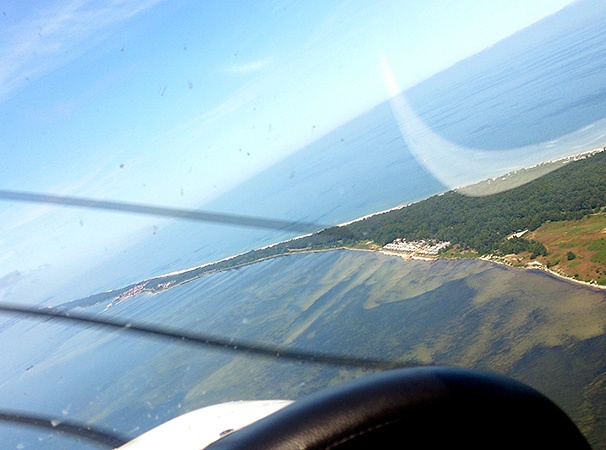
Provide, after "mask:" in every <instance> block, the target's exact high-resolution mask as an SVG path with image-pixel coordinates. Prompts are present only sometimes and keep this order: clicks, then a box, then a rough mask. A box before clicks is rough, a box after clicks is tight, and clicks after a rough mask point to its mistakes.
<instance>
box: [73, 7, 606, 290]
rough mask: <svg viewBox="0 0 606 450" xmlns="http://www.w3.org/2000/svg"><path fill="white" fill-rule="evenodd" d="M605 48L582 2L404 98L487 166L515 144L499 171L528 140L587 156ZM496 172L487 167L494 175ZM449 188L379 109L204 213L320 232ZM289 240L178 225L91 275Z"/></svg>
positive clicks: (103, 285)
mask: <svg viewBox="0 0 606 450" xmlns="http://www.w3.org/2000/svg"><path fill="white" fill-rule="evenodd" d="M588 11H589V12H588ZM605 41H606V4H604V3H603V2H600V1H594V0H590V1H586V2H579V4H575V5H572V6H571V7H569V8H567V9H565V10H564V11H562V12H561V13H559V14H556V15H554V16H551V17H547V18H546V19H544V20H542V21H541V22H539V23H537V24H535V25H534V26H531V27H529V28H528V29H526V30H523V31H521V32H519V33H516V34H515V35H513V36H511V37H510V38H508V39H505V40H504V41H501V42H500V43H498V44H496V45H495V46H494V47H492V48H489V49H486V50H485V51H483V52H481V53H479V54H477V55H475V56H472V57H470V58H468V59H466V60H464V61H461V62H459V63H457V64H456V65H454V66H453V67H451V68H449V69H447V70H445V71H443V72H441V73H438V74H436V75H434V76H433V77H431V78H429V79H427V80H425V81H423V82H421V83H419V84H418V85H417V86H414V87H412V88H410V89H408V90H407V91H406V92H405V93H404V95H405V97H406V99H407V100H408V102H409V103H410V105H411V107H412V108H413V109H414V112H415V113H416V114H417V116H418V117H419V119H420V120H421V121H423V123H424V124H425V125H426V126H427V127H428V129H430V130H431V132H432V133H435V134H436V135H437V136H439V137H440V138H441V139H443V140H444V141H445V142H448V143H452V144H453V145H456V146H459V147H464V148H472V149H480V150H482V151H487V152H488V153H486V154H485V155H484V156H483V158H485V160H486V164H490V154H491V153H495V154H496V153H499V152H503V151H510V150H512V149H518V148H521V149H522V150H520V152H519V153H516V154H515V157H514V158H512V160H514V161H507V162H506V164H505V163H503V167H502V171H503V172H506V171H507V169H508V168H511V167H518V166H516V163H517V161H524V160H532V159H533V158H532V155H528V154H524V151H526V152H531V151H534V150H533V148H532V147H529V146H532V145H535V144H541V145H542V148H543V149H546V150H545V152H546V153H545V155H546V157H547V156H549V157H550V158H553V157H558V156H562V155H567V154H571V153H578V152H581V151H588V150H591V149H594V148H597V147H601V146H604V145H606V102H605V100H606V77H604V76H603V75H604V69H605V68H606V47H604V45H603V43H604V42H605ZM426 151H428V152H431V149H427V150H426ZM505 166H506V167H505ZM463 167H465V166H464V161H463ZM498 172H499V167H494V168H493V170H492V173H497V174H498ZM447 189H448V188H447V187H446V186H445V185H444V184H442V183H441V182H440V181H438V180H437V179H436V178H434V176H433V175H432V174H431V173H430V172H429V171H428V170H427V168H426V167H425V166H424V163H423V161H422V155H421V157H419V155H418V154H417V156H416V157H415V156H414V155H413V153H412V152H411V149H410V148H409V147H408V146H407V143H406V140H405V139H404V138H403V137H402V134H401V132H400V128H399V126H398V123H397V121H396V118H395V117H394V113H393V111H392V108H391V106H390V104H389V102H385V103H382V104H380V105H378V106H376V107H375V108H373V109H371V110H369V111H367V112H366V113H364V114H362V115H361V116H359V117H357V118H355V119H353V120H352V121H350V122H348V123H346V124H345V125H343V126H341V127H339V128H338V129H336V130H334V131H333V132H331V133H329V134H328V135H326V136H324V137H322V138H321V139H319V140H318V141H316V142H314V143H313V144H311V145H309V146H307V147H305V148H302V149H300V150H298V151H297V152H295V153H294V154H292V155H291V156H289V157H287V158H286V159H284V160H282V161H280V162H279V163H277V164H275V165H274V166H273V167H270V168H269V169H267V170H266V171H264V172H262V173H260V174H258V175H257V176H255V177H253V178H251V179H249V180H248V181H246V182H244V183H242V184H241V185H240V186H237V187H236V188H234V189H233V190H232V191H230V192H228V193H226V194H224V195H223V196H221V197H220V198H218V199H216V200H214V201H212V202H210V203H208V204H206V205H200V207H201V208H203V209H206V210H210V211H217V212H224V213H231V214H243V215H251V216H257V217H266V218H275V219H284V220H292V221H305V222H315V223H317V224H318V227H319V228H320V227H322V226H324V225H335V224H338V223H342V222H345V221H349V220H352V219H355V218H357V217H361V216H364V215H367V214H370V213H373V212H377V211H381V210H385V209H388V208H392V207H394V206H397V205H402V204H407V203H410V202H414V201H417V200H420V199H423V198H426V197H428V196H431V195H434V194H437V193H440V192H443V191H445V190H447ZM295 235H296V233H293V232H284V231H271V230H270V231H268V230H256V229H246V228H239V227H233V226H223V225H221V226H218V225H212V224H201V223H190V222H185V221H183V222H173V223H170V224H167V225H165V226H163V227H161V228H160V229H159V230H158V232H157V233H156V235H154V236H151V237H150V238H148V239H146V240H144V241H142V242H141V243H139V244H137V245H136V246H134V247H132V248H130V249H128V250H127V251H125V252H124V253H122V254H121V255H120V257H119V258H116V259H115V260H112V261H110V262H109V263H107V264H105V265H104V266H102V267H98V268H96V269H95V272H94V275H95V279H97V280H99V284H98V285H97V286H95V289H96V290H97V291H99V290H103V289H111V288H116V287H119V286H122V285H124V284H129V283H133V282H136V281H139V280H141V279H144V278H147V277H150V276H155V275H160V274H162V273H167V272H170V271H174V270H181V269H186V268H189V267H192V266H196V265H199V264H203V263H206V262H210V261H214V260H217V259H221V258H224V257H227V256H230V255H233V254H237V253H241V252H244V251H248V250H251V249H254V248H258V247H260V246H263V245H268V244H270V243H273V242H277V241H280V240H283V239H287V238H291V237H293V236H295ZM116 268H119V269H120V270H116ZM123 268H128V269H127V270H124V269H123ZM80 293H82V292H80ZM88 293H92V292H88ZM62 300H66V301H67V300H69V298H64V299H62Z"/></svg>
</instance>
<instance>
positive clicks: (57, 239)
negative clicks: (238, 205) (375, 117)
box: [0, 0, 570, 300]
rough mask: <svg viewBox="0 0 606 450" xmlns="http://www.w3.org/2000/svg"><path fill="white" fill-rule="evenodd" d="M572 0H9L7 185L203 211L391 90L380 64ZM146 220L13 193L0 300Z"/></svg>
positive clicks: (3, 176)
mask: <svg viewBox="0 0 606 450" xmlns="http://www.w3.org/2000/svg"><path fill="white" fill-rule="evenodd" d="M568 3H570V0H542V1H539V0H535V1H532V2H528V1H526V0H507V1H494V2H487V1H479V0H476V1H471V0H461V1H457V2H454V1H438V0H433V1H393V2H389V1H385V2H377V4H371V2H368V1H362V0H360V1H356V0H352V1H314V2H299V1H287V0H274V1H255V2H249V1H203V2H200V1H185V0H177V1H170V2H168V1H160V0H132V1H119V0H114V1H84V0H57V1H30V2H27V3H26V4H24V3H23V2H21V1H3V2H0V5H1V8H0V9H1V10H0V24H1V25H0V105H1V106H0V117H1V120H0V152H1V153H2V159H1V163H0V180H2V181H1V183H0V188H1V189H14V190H23V191H33V192H44V193H51V194H57V195H73V196H84V197H94V198H103V199H109V200H118V201H131V202H138V203H149V204H156V205H166V206H173V207H184V208H194V207H203V205H204V204H205V203H206V202H208V201H210V200H212V199H213V198H216V197H217V196H218V195H220V194H221V193H223V192H225V191H227V190H229V189H230V188H232V187H233V186H235V185H237V184H238V183H240V182H241V181H243V180H245V179H247V178H249V177H250V176H252V175H254V174H256V173H259V172H260V171H262V170H263V169H264V168H266V167H269V166H271V165H272V164H273V163H275V162H276V161H278V160H280V159H282V158H284V157H285V156H287V155H288V154H290V153H292V152H294V151H296V150H297V149H299V148H301V147H302V146H304V145H305V144H307V143H310V142H313V141H314V140H316V139H318V138H319V137H321V136H323V135H324V134H326V133H328V132H330V131H331V130H332V129H334V128H335V127H336V126H338V125H340V124H342V123H344V122H346V121H347V120H349V119H351V118H353V117H355V116H356V115H358V114H360V113H361V112H363V111H365V110H367V109H369V108H371V107H372V106H374V105H376V104H378V103H380V102H382V101H384V100H385V99H386V98H387V97H388V95H389V92H388V89H386V87H385V84H384V81H383V77H382V73H381V61H386V62H388V64H389V67H390V69H391V73H392V75H393V76H394V77H395V79H396V81H397V84H398V86H399V87H400V88H402V89H405V88H406V87H409V86H411V85H413V84H415V83H417V82H419V81H421V80H423V79H425V78H427V77H428V76H430V75H432V74H433V73H436V72H438V71H440V70H442V69H444V68H446V67H449V66H451V65H452V64H454V63H456V62H457V61H459V60H461V59H463V58H465V57H468V56H470V55H472V54H475V53H477V52H478V51H481V50H482V49H484V48H486V47H488V46H490V45H493V44H494V43H496V42H497V41H499V40H501V39H502V38H504V37H506V36H508V35H510V34H512V33H514V32H515V31H517V30H519V29H521V28H523V27H525V26H528V25H530V24H531V23H534V22H535V21H537V20H539V19H540V18H542V17H544V16H546V15H549V14H553V13H554V12H556V11H558V10H559V9H561V8H562V7H563V6H565V5H566V4H568ZM25 5H26V6H25ZM152 232H154V230H153V228H152V225H151V223H150V221H149V219H147V218H130V219H129V220H128V221H125V220H123V218H122V217H117V216H116V215H113V214H104V213H98V212H93V211H79V210H66V209H58V208H54V207H51V206H48V205H26V204H15V203H8V202H2V203H0V295H3V294H2V293H3V292H4V293H6V290H7V289H9V288H10V286H12V285H13V282H14V280H18V279H25V278H27V276H30V275H32V274H35V275H36V276H38V277H40V279H42V280H43V281H44V282H45V283H47V285H48V290H50V289H51V288H53V287H56V286H55V285H59V284H61V280H64V279H65V274H66V273H68V272H71V273H73V272H76V271H78V270H80V269H81V268H83V267H87V266H89V265H90V264H91V261H94V260H98V259H99V258H101V257H106V256H108V255H110V254H115V253H116V252H117V251H120V250H121V249H123V248H124V247H125V246H128V245H129V244H130V243H132V242H135V241H137V240H138V239H141V238H142V237H145V236H148V235H149V234H150V233H152ZM103 255H105V256H103ZM17 272H18V274H17V275H14V274H15V273H17ZM6 274H13V276H12V277H9V278H3V277H5V275H6ZM32 276H33V275H32ZM2 280H4V281H2ZM3 289H4V291H3ZM23 292H26V291H23ZM11 298H13V297H11ZM25 300H28V299H27V298H25Z"/></svg>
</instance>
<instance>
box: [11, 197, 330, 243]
mask: <svg viewBox="0 0 606 450" xmlns="http://www.w3.org/2000/svg"><path fill="white" fill-rule="evenodd" d="M0 200H12V201H17V202H27V203H46V204H52V205H58V206H66V207H74V208H87V209H99V210H105V211H116V212H124V213H130V214H142V215H149V216H159V217H172V218H177V219H185V220H194V221H201V222H214V223H222V224H226V225H236V226H241V227H249V228H265V229H273V230H285V231H296V232H305V233H311V232H314V231H317V230H320V229H323V228H326V225H322V224H318V223H313V222H292V221H288V220H279V219H266V218H262V217H254V216H242V215H238V214H224V213H215V212H209V211H200V210H195V209H179V208H167V207H162V206H153V205H145V204H141V203H126V202H116V201H111V200H99V199H93V198H85V197H71V196H63V195H53V194H39V193H35V192H23V191H11V190H0Z"/></svg>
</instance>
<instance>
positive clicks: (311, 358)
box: [0, 303, 417, 370]
mask: <svg viewBox="0 0 606 450" xmlns="http://www.w3.org/2000/svg"><path fill="white" fill-rule="evenodd" d="M0 311H4V312H8V313H14V314H20V315H25V316H34V317H36V316H37V317H47V318H53V319H55V320H61V321H67V322H72V323H78V322H79V323H85V324H92V325H97V326H100V327H105V328H112V329H115V330H122V331H124V332H127V333H137V334H142V335H147V336H155V337H160V338H164V339H170V340H175V341H179V342H184V343H190V344H194V345H200V346H206V347H215V348H218V349H221V350H227V351H235V352H241V353H248V354H251V355H256V356H263V357H267V358H272V359H284V360H293V361H303V362H307V363H315V364H324V365H336V366H344V367H358V368H365V369H381V370H386V369H394V368H399V367H412V366H416V365H417V364H414V363H408V362H402V361H390V360H382V359H375V358H360V357H355V356H341V355H334V354H328V353H320V352H310V351H305V350H296V349H292V348H286V347H280V346H276V345H266V344H259V343H254V342H248V341H239V340H237V339H231V338H229V339H228V338H222V337H217V336H210V335H205V334H200V333H190V332H187V331H184V330H177V329H171V328H166V327H161V326H157V325H148V324H142V323H136V322H134V321H131V320H126V319H118V318H109V317H103V318H100V317H94V316H91V315H87V314H78V313H75V312H73V311H61V310H56V309H52V308H36V307H31V306H23V305H16V304H10V303H0Z"/></svg>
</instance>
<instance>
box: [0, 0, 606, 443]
mask: <svg viewBox="0 0 606 450" xmlns="http://www.w3.org/2000/svg"><path fill="white" fill-rule="evenodd" d="M0 21H2V26H1V27H0V62H1V64H0V67H1V68H0V102H1V105H2V112H1V114H2V120H1V121H0V148H1V152H2V161H1V164H0V180H2V181H1V182H0V302H1V303H0V306H2V305H3V307H4V312H2V315H1V316H0V342H1V344H0V352H1V355H2V356H1V358H2V361H3V363H2V369H0V386H2V389H0V413H2V414H4V412H18V413H20V414H25V413H27V414H31V415H32V416H40V417H45V418H49V420H51V421H52V422H53V423H54V424H56V425H57V426H59V425H60V424H66V423H72V422H73V423H79V424H87V425H90V426H91V427H94V428H96V429H99V430H107V431H111V432H115V433H117V434H118V435H120V436H123V437H124V438H125V439H132V438H134V437H136V436H138V435H140V434H141V433H143V432H145V431H147V430H150V429H152V428H153V427H155V426H157V425H159V424H161V423H164V422H166V421H167V420H169V419H171V418H174V417H176V416H179V415H181V414H184V413H186V412H189V411H192V410H195V409H198V408H201V407H204V406H208V405H213V404H218V403H222V402H226V401H234V400H253V399H290V400H296V399H298V398H301V397H302V396H305V395H307V394H310V393H313V392H316V391H318V390H319V389H321V388H323V387H326V386H331V385H335V384H337V383H340V382H343V381H346V380H349V379H352V378H356V377H359V376H361V375H364V374H367V373H371V372H375V371H379V370H385V369H389V368H392V367H407V366H415V365H424V364H435V365H450V366H459V367H468V368H474V369H485V370H491V371H495V372H498V373H502V374H505V375H508V376H510V377H512V378H515V379H517V380H520V381H522V382H524V383H527V384H529V385H530V386H532V387H534V388H536V389H538V390H539V391H541V392H543V393H545V394H546V395H547V396H548V397H550V398H551V399H552V400H554V401H555V402H556V403H557V404H558V405H559V406H560V407H561V408H563V409H564V411H565V412H566V413H567V414H568V415H569V416H570V417H571V418H572V419H573V420H574V421H575V423H576V424H577V426H578V427H579V428H580V430H581V431H582V432H583V433H584V434H585V436H586V437H587V438H588V439H589V441H590V442H591V444H592V446H593V447H594V448H596V449H599V448H606V437H605V436H604V433H603V426H602V424H603V421H604V419H605V418H606V410H605V409H604V405H606V401H605V400H606V391H605V390H604V383H605V380H606V378H605V377H606V369H605V367H604V364H603V355H604V354H605V353H604V352H605V351H606V334H605V330H606V303H605V301H606V298H605V291H604V290H603V289H602V288H603V286H604V285H606V241H605V239H606V235H605V234H604V233H605V230H606V215H605V213H604V207H605V206H606V173H604V169H603V168H604V167H606V164H604V161H603V159H604V158H605V156H604V155H605V154H606V152H604V153H602V149H603V148H604V146H605V145H606V104H605V102H604V93H605V92H606V78H605V77H604V76H603V71H604V67H605V65H606V51H605V50H604V46H603V42H604V36H606V5H604V4H603V3H602V2H600V1H598V0H579V1H571V0H549V1H547V0H545V1H534V2H530V3H529V2H526V1H517V0H516V1H507V2H504V1H490V2H475V1H460V2H442V1H437V0H436V1H426V2H398V1H395V2H389V1H388V2H367V1H340V0H338V1H322V2H291V1H286V0H268V1H258V2H232V1H228V2H224V1H207V2H196V1H187V0H182V1H181V0H180V1H176V2H166V1H161V0H135V1H129V2H123V1H111V2H101V1H77V0H61V1H57V2H46V1H36V2H29V3H28V5H27V6H24V5H22V4H21V3H20V2H14V1H8V2H5V3H4V4H3V5H2V11H1V15H0ZM11 308H12V311H11ZM19 308H22V309H23V310H21V311H20V312H19V311H18V310H19ZM40 311H43V312H52V313H53V314H55V313H57V315H71V316H72V317H86V318H97V319H100V320H105V321H109V322H111V323H112V324H113V327H110V326H107V324H106V326H103V325H100V324H99V323H97V324H93V323H85V322H77V323H76V322H75V321H74V320H71V321H68V320H63V319H61V318H60V317H51V316H46V317H42V316H40V315H37V314H38V313H37V312H40ZM112 321H113V322H112ZM120 327H122V328H126V330H122V331H119V330H116V329H117V328H120ZM129 328H130V329H131V330H130V332H129V330H128V329H129ZM135 328H141V329H142V328H145V329H146V330H147V331H151V332H153V331H154V330H155V332H156V334H155V335H152V333H147V332H146V331H145V330H143V331H142V330H139V331H140V332H136V330H134V329H135ZM146 333H147V334H146ZM179 333H190V338H191V339H181V338H179V337H178V335H179ZM194 335H195V336H194ZM171 336H172V337H171ZM175 336H177V338H175ZM181 337H183V336H181ZM193 337H195V339H194V338H193ZM0 439H1V440H2V441H3V442H8V443H9V445H12V446H13V447H15V448H33V447H35V448H66V447H67V448H70V446H71V448H82V447H84V446H86V445H90V446H91V448H96V447H95V445H96V444H94V443H91V442H89V441H87V440H84V441H83V440H82V439H80V438H76V437H69V436H65V435H62V434H61V433H58V432H53V431H49V430H38V429H36V428H35V427H32V426H28V425H27V424H23V423H20V424H19V423H15V422H14V421H6V423H4V422H2V423H0Z"/></svg>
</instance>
